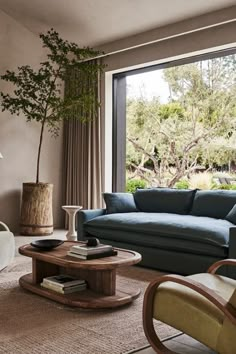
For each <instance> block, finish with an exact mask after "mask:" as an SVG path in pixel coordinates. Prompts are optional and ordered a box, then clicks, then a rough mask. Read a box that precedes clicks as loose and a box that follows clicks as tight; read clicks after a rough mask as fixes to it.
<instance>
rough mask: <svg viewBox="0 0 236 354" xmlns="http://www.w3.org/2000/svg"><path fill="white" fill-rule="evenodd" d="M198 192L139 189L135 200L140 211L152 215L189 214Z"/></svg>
mask: <svg viewBox="0 0 236 354" xmlns="http://www.w3.org/2000/svg"><path fill="white" fill-rule="evenodd" d="M195 192H196V190H188V189H187V190H186V189H181V190H180V189H172V188H153V189H138V190H137V191H136V192H135V193H134V200H135V203H136V206H137V208H138V209H139V210H140V211H144V212H150V213H155V212H156V213H172V214H188V213H189V211H190V210H191V207H192V202H193V198H194V195H195Z"/></svg>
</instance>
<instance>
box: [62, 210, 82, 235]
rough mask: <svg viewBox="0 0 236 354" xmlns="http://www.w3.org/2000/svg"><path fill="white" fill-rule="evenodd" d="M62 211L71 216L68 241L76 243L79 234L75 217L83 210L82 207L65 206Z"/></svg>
mask: <svg viewBox="0 0 236 354" xmlns="http://www.w3.org/2000/svg"><path fill="white" fill-rule="evenodd" d="M62 209H64V210H65V211H66V212H67V214H68V215H69V229H68V232H67V234H66V238H67V240H68V241H76V240H77V233H76V231H75V215H76V213H77V211H79V210H80V209H82V206H80V205H63V206H62Z"/></svg>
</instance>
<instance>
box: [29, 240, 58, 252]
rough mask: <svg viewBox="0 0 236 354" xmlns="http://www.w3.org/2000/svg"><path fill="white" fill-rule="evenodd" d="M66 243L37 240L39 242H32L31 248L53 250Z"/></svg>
mask: <svg viewBox="0 0 236 354" xmlns="http://www.w3.org/2000/svg"><path fill="white" fill-rule="evenodd" d="M63 243H64V241H62V240H56V239H52V240H49V239H48V240H37V241H33V242H31V246H33V247H36V248H39V249H41V250H45V251H48V250H51V249H53V248H55V247H58V246H60V245H62V244H63Z"/></svg>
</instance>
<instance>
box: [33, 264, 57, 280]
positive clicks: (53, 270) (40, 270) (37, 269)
mask: <svg viewBox="0 0 236 354" xmlns="http://www.w3.org/2000/svg"><path fill="white" fill-rule="evenodd" d="M59 273H60V267H59V266H57V265H56V264H52V263H47V262H43V261H40V260H38V259H35V258H32V283H33V284H37V283H41V282H42V281H43V278H46V277H50V276H52V275H56V274H59Z"/></svg>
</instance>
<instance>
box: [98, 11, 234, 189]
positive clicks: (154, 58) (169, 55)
mask: <svg viewBox="0 0 236 354" xmlns="http://www.w3.org/2000/svg"><path fill="white" fill-rule="evenodd" d="M235 15H236V6H232V7H230V8H228V9H225V10H222V11H216V12H214V13H211V14H208V15H207V14H206V15H203V16H198V17H196V18H194V19H189V20H185V21H181V22H178V23H176V24H171V25H169V26H165V27H161V28H159V29H155V30H152V31H148V32H146V33H142V34H138V35H136V36H132V37H129V38H125V39H124V40H119V41H116V42H112V43H110V44H105V45H104V46H100V47H99V49H101V50H103V51H105V53H110V55H108V56H107V57H105V58H104V59H103V60H104V63H105V64H106V65H107V66H106V73H105V74H104V75H103V77H102V82H101V96H102V107H101V116H102V122H103V124H102V126H103V131H102V134H103V139H102V141H103V158H102V161H103V170H104V171H105V182H104V186H105V187H104V190H105V191H109V190H111V173H110V169H111V166H112V161H111V128H112V124H111V120H112V104H111V100H112V95H111V90H112V85H111V83H112V80H111V77H112V73H114V72H122V71H125V70H128V69H134V68H137V67H144V66H148V65H151V64H155V63H164V62H167V61H169V60H174V58H175V59H176V58H181V57H186V56H190V55H194V53H195V54H196V53H198V54H199V53H201V52H204V51H208V50H212V51H213V50H214V49H216V48H223V47H225V48H227V47H232V46H233V45H234V46H235V47H236V16H235ZM107 176H108V177H107Z"/></svg>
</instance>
